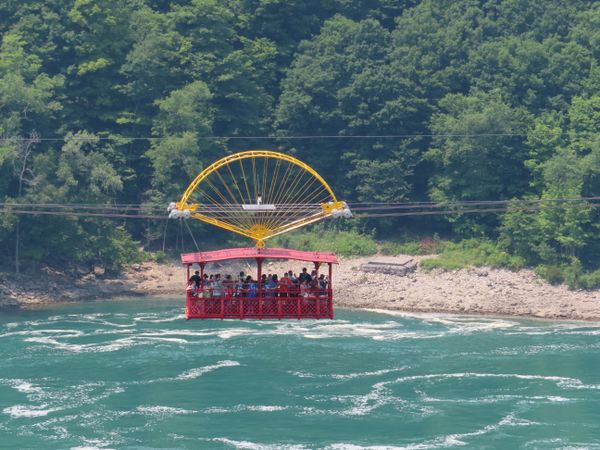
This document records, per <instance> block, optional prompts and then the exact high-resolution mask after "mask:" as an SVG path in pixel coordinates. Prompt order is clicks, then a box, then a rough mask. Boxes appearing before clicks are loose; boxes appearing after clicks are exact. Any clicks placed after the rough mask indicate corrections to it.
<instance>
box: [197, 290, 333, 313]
mask: <svg viewBox="0 0 600 450" xmlns="http://www.w3.org/2000/svg"><path fill="white" fill-rule="evenodd" d="M215 294H216V295H215ZM332 299H333V292H332V290H331V289H310V290H307V291H306V292H304V291H303V292H300V291H299V290H297V289H296V290H291V291H288V292H278V291H277V290H270V289H261V290H260V291H259V290H254V291H239V292H235V291H232V290H227V289H225V290H220V291H216V292H215V291H213V290H211V289H205V290H202V289H200V290H198V291H197V292H194V291H188V294H187V301H186V309H185V316H186V319H304V318H310V319H333V301H332Z"/></svg>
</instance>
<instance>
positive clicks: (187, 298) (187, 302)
mask: <svg viewBox="0 0 600 450" xmlns="http://www.w3.org/2000/svg"><path fill="white" fill-rule="evenodd" d="M186 272H187V278H186V279H185V316H186V319H189V318H190V313H191V311H192V299H191V295H190V291H188V282H189V281H190V264H186Z"/></svg>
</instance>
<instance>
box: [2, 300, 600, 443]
mask: <svg viewBox="0 0 600 450" xmlns="http://www.w3.org/2000/svg"><path fill="white" fill-rule="evenodd" d="M182 313H183V311H182V301H175V300H172V299H171V300H169V299H146V300H122V301H110V302H94V303H88V304H83V305H67V306H65V305H63V306H55V307H52V308H49V309H43V310H36V311H14V312H10V311H0V358H1V359H0V448H18V449H27V448H32V449H33V448H35V449H38V448H44V449H54V448H56V449H59V448H60V449H63V448H65V449H95V448H114V449H147V448H161V449H167V448H173V449H182V448H191V449H196V448H201V449H203V448H207V449H259V450H261V449H269V450H270V449H286V450H297V449H298V450H303V449H349V450H359V449H373V450H386V449H390V450H391V449H430V448H435V449H437V448H440V449H441V448H461V447H462V448H478V449H479V448H481V449H496V448H498V449H517V448H522V449H558V448H561V449H575V448H586V449H587V448H598V449H600V340H599V337H600V324H598V323H596V324H593V323H567V322H536V321H523V320H513V319H494V318H483V317H481V318H480V317H455V316H419V315H392V314H383V313H377V312H361V311H350V310H338V311H337V312H336V313H337V315H336V318H335V320H321V321H313V320H306V321H281V322H279V321H210V320H207V321H201V320H191V321H185V320H184V319H183V314H182Z"/></svg>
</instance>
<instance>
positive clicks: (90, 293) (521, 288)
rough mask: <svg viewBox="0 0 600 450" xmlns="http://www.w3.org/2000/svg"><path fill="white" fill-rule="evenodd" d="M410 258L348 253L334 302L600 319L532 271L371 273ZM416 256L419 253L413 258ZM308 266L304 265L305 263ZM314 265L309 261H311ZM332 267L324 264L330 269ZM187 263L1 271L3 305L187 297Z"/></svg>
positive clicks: (578, 297)
mask: <svg viewBox="0 0 600 450" xmlns="http://www.w3.org/2000/svg"><path fill="white" fill-rule="evenodd" d="M410 258H415V257H412V256H398V257H394V258H391V257H377V256H371V257H365V258H348V259H342V260H341V261H340V265H339V266H335V267H334V280H333V288H334V292H335V294H334V295H335V305H336V306H337V307H348V308H368V309H385V310H397V311H411V312H444V313H456V314H489V315H511V316H527V317H538V318H547V319H565V320H566V319H579V320H582V319H583V320H600V291H583V290H578V291H570V290H569V289H567V287H566V286H552V285H550V284H548V283H546V282H545V281H544V280H542V279H540V278H539V277H537V276H536V275H535V274H534V273H533V271H531V270H520V271H518V272H511V271H509V270H501V269H490V268H485V267H479V268H473V269H462V270H455V271H450V272H444V271H441V270H434V271H432V272H425V271H422V270H421V269H420V268H417V270H416V271H415V272H413V273H409V274H408V275H406V276H398V275H388V274H380V273H366V272H364V271H362V270H361V265H362V264H364V263H367V262H369V261H390V262H404V261H406V260H407V259H410ZM415 259H417V260H418V258H415ZM304 265H306V264H304ZM301 267H303V264H302V263H299V262H288V261H273V262H271V263H270V264H267V265H265V272H266V273H277V274H279V275H281V274H282V273H283V272H284V271H287V270H289V269H292V270H294V271H295V272H299V271H300V270H301ZM307 267H308V268H309V271H310V270H311V268H310V266H307ZM240 270H244V271H245V272H246V273H254V271H255V270H256V269H255V267H254V266H252V265H249V264H245V263H236V264H224V265H220V266H209V267H208V268H207V271H208V272H209V273H221V274H227V273H231V274H232V275H235V274H237V273H238V272H239V271H240ZM325 270H326V267H325ZM185 276H186V275H185V269H184V268H183V267H182V266H181V265H179V264H176V263H172V264H156V263H144V264H134V265H133V266H131V267H129V268H127V269H126V270H124V271H123V273H122V274H121V275H120V276H119V278H115V279H110V278H105V277H103V276H95V275H93V274H87V275H85V276H83V277H81V278H73V277H68V276H66V275H63V274H58V273H50V274H42V275H40V276H39V279H36V280H34V281H33V282H32V281H31V277H19V278H17V277H14V276H11V275H6V274H5V275H1V276H0V306H9V305H19V306H28V305H35V304H43V303H52V302H60V301H85V300H92V299H98V298H111V297H117V296H132V295H140V296H141V295H174V296H180V297H181V298H182V303H183V297H184V289H185V287H184V283H185Z"/></svg>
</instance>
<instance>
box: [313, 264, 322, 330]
mask: <svg viewBox="0 0 600 450" xmlns="http://www.w3.org/2000/svg"><path fill="white" fill-rule="evenodd" d="M313 264H314V265H315V272H316V275H315V277H317V288H316V291H313V295H314V296H315V307H316V309H315V315H316V316H317V319H320V318H321V286H320V285H319V267H321V263H319V262H314V263H313Z"/></svg>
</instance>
